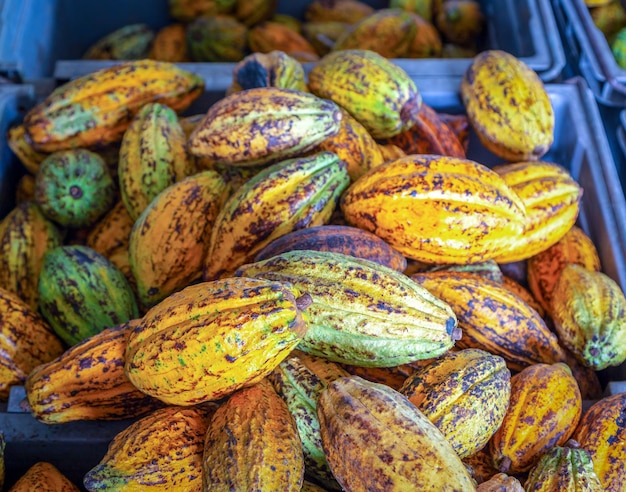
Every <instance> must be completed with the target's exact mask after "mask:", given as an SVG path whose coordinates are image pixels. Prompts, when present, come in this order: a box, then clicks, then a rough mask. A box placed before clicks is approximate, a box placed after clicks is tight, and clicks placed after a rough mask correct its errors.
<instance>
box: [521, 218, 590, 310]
mask: <svg viewBox="0 0 626 492" xmlns="http://www.w3.org/2000/svg"><path fill="white" fill-rule="evenodd" d="M568 263H575V264H577V265H580V266H582V267H584V268H586V269H587V270H590V271H593V272H598V271H600V268H601V265H600V257H599V255H598V250H597V249H596V246H595V244H593V241H592V240H591V238H590V237H589V236H587V234H585V232H583V230H582V229H580V228H579V227H576V226H573V227H572V228H571V229H570V230H569V231H567V232H566V233H565V235H564V236H563V237H562V238H561V239H560V240H559V241H557V242H556V243H555V244H553V245H552V246H550V247H549V248H548V249H546V250H544V251H542V252H540V253H537V254H536V255H535V256H533V257H532V258H529V259H528V273H527V278H528V287H529V288H530V291H531V292H532V293H533V295H534V296H535V298H536V299H537V301H538V302H539V303H541V305H542V306H543V308H544V309H545V310H546V311H548V312H549V311H550V309H551V308H552V293H553V291H554V286H555V285H556V282H557V280H558V278H559V275H561V271H563V268H565V265H567V264H568Z"/></svg>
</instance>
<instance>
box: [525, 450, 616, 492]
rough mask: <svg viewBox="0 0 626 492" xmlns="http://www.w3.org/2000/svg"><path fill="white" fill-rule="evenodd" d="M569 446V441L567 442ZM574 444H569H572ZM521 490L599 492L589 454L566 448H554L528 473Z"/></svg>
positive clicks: (601, 489) (599, 484) (532, 491)
mask: <svg viewBox="0 0 626 492" xmlns="http://www.w3.org/2000/svg"><path fill="white" fill-rule="evenodd" d="M570 443H571V441H570ZM574 444H575V445H576V446H577V445H578V443H576V442H573V443H572V445H574ZM524 488H525V489H526V490H528V491H529V492H552V491H557V490H558V491H559V492H561V491H563V492H602V491H604V490H606V489H605V488H604V487H602V484H601V483H600V479H599V478H598V475H596V472H595V471H594V470H593V463H592V461H591V457H590V455H589V452H588V451H586V450H584V449H580V448H577V447H574V446H572V447H570V446H568V445H566V446H564V447H561V446H554V447H553V448H552V449H550V450H549V451H548V452H547V453H546V454H544V455H543V456H542V457H541V459H540V460H539V462H538V463H537V464H536V465H535V466H534V467H533V468H532V469H531V470H530V472H529V473H528V478H527V479H526V482H525V483H524Z"/></svg>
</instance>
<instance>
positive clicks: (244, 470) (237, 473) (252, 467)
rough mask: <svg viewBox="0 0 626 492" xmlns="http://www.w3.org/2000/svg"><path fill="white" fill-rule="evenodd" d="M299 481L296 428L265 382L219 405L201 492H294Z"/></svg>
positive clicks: (301, 474) (301, 471)
mask: <svg viewBox="0 0 626 492" xmlns="http://www.w3.org/2000/svg"><path fill="white" fill-rule="evenodd" d="M303 479H304V459H303V454H302V444H301V442H300V437H299V435H298V429H297V427H296V423H295V421H294V419H293V417H292V415H291V413H290V412H289V408H288V407H287V404H286V403H285V402H284V401H283V399H282V398H281V397H280V396H279V395H278V394H277V393H276V391H275V390H274V388H273V387H272V384H271V383H270V382H269V381H267V380H266V379H264V380H261V381H259V382H258V383H257V384H255V385H254V386H251V387H249V388H244V389H241V390H240V391H238V392H237V393H235V394H233V395H232V396H231V397H230V398H229V399H228V400H227V401H226V402H224V403H222V404H221V405H220V407H219V408H218V409H217V411H216V412H215V415H214V416H213V419H212V420H211V423H210V424H209V428H208V429H207V433H206V439H205V442H204V456H203V473H202V486H203V490H204V491H209V490H211V491H216V492H220V491H223V492H228V491H231V490H242V491H243V490H250V491H252V490H258V491H261V490H272V491H276V492H279V491H284V492H292V491H293V492H295V491H299V490H300V488H301V487H302V481H303Z"/></svg>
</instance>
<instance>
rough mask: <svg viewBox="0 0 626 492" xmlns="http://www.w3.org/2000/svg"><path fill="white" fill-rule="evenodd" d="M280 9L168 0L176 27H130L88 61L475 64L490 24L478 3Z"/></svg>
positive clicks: (253, 1)
mask: <svg viewBox="0 0 626 492" xmlns="http://www.w3.org/2000/svg"><path fill="white" fill-rule="evenodd" d="M277 6H278V2H277V0H169V2H168V7H169V12H170V15H171V17H172V18H173V22H172V23H170V24H168V25H166V26H164V27H163V28H161V29H159V30H157V31H155V30H153V29H151V28H150V27H148V26H147V25H146V24H142V23H137V24H130V25H125V26H123V27H121V28H119V29H116V30H115V31H113V32H111V33H109V34H107V35H106V36H104V37H103V38H102V39H100V40H98V41H97V42H96V43H95V44H94V45H92V46H91V47H90V48H89V49H88V50H87V51H86V53H85V54H84V58H86V59H96V60H101V59H105V60H134V59H141V58H145V57H150V58H152V59H154V60H159V61H167V62H185V61H192V62H238V61H240V60H241V59H242V58H244V57H245V56H246V55H247V54H249V53H251V52H258V53H269V52H270V51H275V50H278V51H283V52H285V53H287V54H289V55H291V56H292V57H294V58H296V59H297V60H299V61H303V62H312V61H317V60H318V59H319V58H320V57H321V56H324V55H325V54H327V53H329V52H330V51H336V50H343V49H355V48H356V49H367V50H372V51H375V52H377V53H379V54H381V55H383V56H386V57H388V58H469V57H472V56H474V55H475V54H476V52H477V50H478V46H479V41H480V38H481V36H482V34H483V28H484V24H485V17H484V14H483V12H482V11H481V7H480V3H479V2H477V1H476V0H390V2H389V5H388V8H385V9H378V10H376V9H374V8H373V7H372V6H370V5H368V4H367V3H365V2H362V1H359V0H332V1H328V0H314V1H312V2H311V3H310V4H309V5H308V6H307V7H306V11H305V18H304V20H300V19H297V18H295V17H293V16H290V15H286V14H281V13H277Z"/></svg>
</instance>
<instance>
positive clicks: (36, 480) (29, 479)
mask: <svg viewBox="0 0 626 492" xmlns="http://www.w3.org/2000/svg"><path fill="white" fill-rule="evenodd" d="M34 490H39V491H41V492H79V491H80V489H79V488H78V487H77V486H76V485H74V484H73V483H72V482H70V480H69V479H68V478H67V477H66V476H65V475H63V474H62V473H61V472H60V471H59V469H58V468H57V467H56V466H54V465H53V464H51V463H48V462H46V461H39V462H37V463H35V464H34V465H33V466H31V467H30V468H29V469H28V470H26V473H24V475H22V476H21V477H20V478H19V480H18V481H17V482H15V484H13V486H12V487H11V488H10V489H9V491H10V492H33V491H34Z"/></svg>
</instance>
